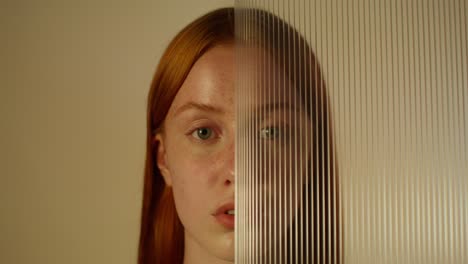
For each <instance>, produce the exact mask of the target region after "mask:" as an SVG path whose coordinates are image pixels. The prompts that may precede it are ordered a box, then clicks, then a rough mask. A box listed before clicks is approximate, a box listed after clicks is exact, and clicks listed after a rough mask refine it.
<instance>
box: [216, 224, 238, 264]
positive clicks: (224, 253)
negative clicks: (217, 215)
mask: <svg viewBox="0 0 468 264" xmlns="http://www.w3.org/2000/svg"><path fill="white" fill-rule="evenodd" d="M234 245H235V240H234V231H232V232H229V233H227V234H224V236H223V238H222V241H221V242H220V243H219V244H218V250H217V252H216V253H217V254H216V255H217V256H218V257H219V258H220V259H222V260H224V261H228V262H234V256H235V252H234Z"/></svg>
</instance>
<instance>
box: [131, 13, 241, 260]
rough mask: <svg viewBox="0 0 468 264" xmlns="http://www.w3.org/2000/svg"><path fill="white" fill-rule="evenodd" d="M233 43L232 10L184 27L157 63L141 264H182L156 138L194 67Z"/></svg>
mask: <svg viewBox="0 0 468 264" xmlns="http://www.w3.org/2000/svg"><path fill="white" fill-rule="evenodd" d="M230 41H234V9H233V8H223V9H218V10H215V11H212V12H210V13H208V14H206V15H204V16H202V17H200V18H198V19H197V20H195V21H193V22H192V23H191V24H189V25H188V26H187V27H185V28H184V29H183V30H182V31H181V32H179V34H177V36H176V37H175V38H174V39H173V40H172V41H171V43H170V44H169V46H168V47H167V49H166V51H165V52H164V54H163V56H162V57H161V60H160V62H159V65H158V68H157V70H156V73H155V74H154V77H153V81H152V83H151V88H150V91H149V95H148V109H147V136H146V161H145V172H144V189H143V206H142V214H141V228H140V244H139V252H138V263H139V264H149V263H151V264H155V263H157V264H166V263H167V264H182V262H183V255H184V229H183V227H182V224H181V223H180V220H179V218H178V216H177V212H176V208H175V204H174V200H173V195H172V189H171V188H170V187H168V186H166V184H165V182H164V180H163V177H162V175H161V173H160V171H159V169H158V167H157V164H156V160H157V156H156V155H157V147H158V146H157V143H156V141H155V134H156V133H157V132H158V131H159V130H160V129H161V126H162V124H163V121H164V119H165V117H166V114H167V112H168V110H169V107H170V106H171V104H172V101H173V100H174V97H175V95H176V94H177V92H178V91H179V88H180V87H181V85H182V83H183V82H184V80H185V78H186V77H187V74H188V73H189V71H190V69H191V68H192V66H193V64H194V63H195V62H196V61H197V60H198V59H199V58H200V56H201V55H203V54H204V53H205V52H206V51H207V50H209V49H210V48H211V47H213V46H215V45H217V44H220V43H223V42H230Z"/></svg>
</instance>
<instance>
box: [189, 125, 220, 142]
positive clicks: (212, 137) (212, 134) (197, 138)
mask: <svg viewBox="0 0 468 264" xmlns="http://www.w3.org/2000/svg"><path fill="white" fill-rule="evenodd" d="M202 129H209V130H210V131H211V132H210V135H209V137H208V138H206V139H203V138H200V136H199V135H198V132H199V131H200V130H202ZM187 135H188V136H189V137H191V138H192V139H193V140H195V141H197V142H199V143H202V144H209V143H212V141H213V140H216V139H218V138H219V137H220V136H219V132H218V131H217V129H215V128H213V127H210V126H197V127H196V128H194V129H191V130H190V131H189V132H188V133H187Z"/></svg>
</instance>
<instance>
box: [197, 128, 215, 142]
mask: <svg viewBox="0 0 468 264" xmlns="http://www.w3.org/2000/svg"><path fill="white" fill-rule="evenodd" d="M212 135H213V130H212V129H211V128H207V127H201V128H197V129H196V130H195V131H193V133H192V136H194V137H195V138H198V139H201V140H207V139H210V138H211V137H212Z"/></svg>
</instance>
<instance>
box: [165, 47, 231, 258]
mask: <svg viewBox="0 0 468 264" xmlns="http://www.w3.org/2000/svg"><path fill="white" fill-rule="evenodd" d="M233 71H234V46H233V45H229V44H226V45H218V46H215V47H213V48H212V49H210V50H209V51H207V52H206V53H205V54H204V55H202V57H201V58H199V59H198V60H197V61H196V63H195V64H194V65H193V67H192V69H191V70H190V72H189V74H188V76H187V78H186V80H185V82H184V83H183V84H182V86H181V88H180V90H179V92H178V93H177V95H176V97H175V99H174V101H173V103H172V105H171V107H170V109H169V112H168V114H167V116H166V119H165V121H164V125H163V130H162V133H160V134H158V135H157V136H156V140H157V141H158V143H159V145H158V160H157V163H158V167H159V169H160V171H161V173H162V175H163V177H164V179H165V181H166V184H167V185H169V186H171V187H172V189H173V194H174V200H175V205H176V209H177V213H178V215H179V218H180V220H181V222H182V224H183V226H184V229H185V257H186V258H188V257H189V258H191V260H193V259H199V260H204V261H209V263H222V262H223V261H228V262H233V261H234V215H233V213H234V211H233V210H234V181H235V178H234V149H235V143H234V137H235V135H234V133H235V125H234V115H235V113H234V111H235V107H234V72H233ZM207 263H208V262H207Z"/></svg>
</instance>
